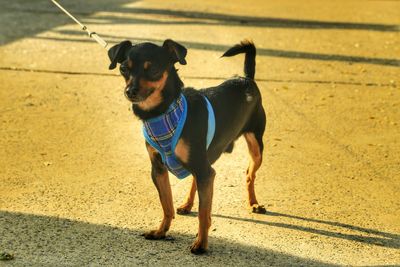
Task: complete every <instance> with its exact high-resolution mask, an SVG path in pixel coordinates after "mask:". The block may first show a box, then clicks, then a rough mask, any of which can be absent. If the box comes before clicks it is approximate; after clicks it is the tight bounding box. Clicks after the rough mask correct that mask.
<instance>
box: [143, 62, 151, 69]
mask: <svg viewBox="0 0 400 267" xmlns="http://www.w3.org/2000/svg"><path fill="white" fill-rule="evenodd" d="M150 66H151V62H150V61H146V62H145V63H144V64H143V68H144V69H145V70H147V69H148V68H149V67H150Z"/></svg>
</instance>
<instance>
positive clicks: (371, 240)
mask: <svg viewBox="0 0 400 267" xmlns="http://www.w3.org/2000/svg"><path fill="white" fill-rule="evenodd" d="M266 215H269V216H277V217H286V218H291V219H296V220H301V221H307V222H314V223H318V224H325V225H330V226H335V227H339V228H342V229H341V230H340V229H339V230H338V231H331V230H321V229H316V228H312V227H307V226H301V225H295V224H288V223H280V222H271V221H264V220H255V219H250V218H240V217H234V216H227V215H222V214H212V216H213V217H217V218H223V219H229V220H236V221H243V222H251V223H258V224H264V225H268V226H273V227H279V228H286V229H292V230H297V231H303V232H308V233H312V234H317V235H323V236H328V237H335V238H341V239H346V240H350V241H357V242H361V243H365V244H370V245H376V246H381V247H387V248H395V249H400V235H398V234H392V233H386V232H382V231H379V230H374V229H368V228H363V227H359V226H354V225H350V224H345V223H340V222H331V221H324V220H318V219H311V218H305V217H300V216H294V215H289V214H283V213H278V212H267V214H266ZM189 216H197V212H192V213H191V214H189ZM343 230H345V231H350V230H351V231H356V232H360V233H357V234H350V233H343ZM367 235H375V236H374V237H373V236H367Z"/></svg>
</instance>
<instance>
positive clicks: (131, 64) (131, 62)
mask: <svg viewBox="0 0 400 267" xmlns="http://www.w3.org/2000/svg"><path fill="white" fill-rule="evenodd" d="M128 67H129V68H130V69H132V68H133V61H132V60H130V59H128Z"/></svg>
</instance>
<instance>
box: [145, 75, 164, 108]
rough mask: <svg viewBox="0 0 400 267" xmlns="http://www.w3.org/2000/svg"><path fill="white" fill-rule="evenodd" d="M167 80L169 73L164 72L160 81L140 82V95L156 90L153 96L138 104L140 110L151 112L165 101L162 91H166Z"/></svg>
mask: <svg viewBox="0 0 400 267" xmlns="http://www.w3.org/2000/svg"><path fill="white" fill-rule="evenodd" d="M167 78H168V72H167V71H164V73H163V75H162V77H161V79H160V80H158V81H147V80H144V79H141V80H140V81H139V87H140V89H139V94H140V93H142V94H145V93H146V91H148V90H151V89H152V88H154V89H155V90H154V92H153V93H152V94H151V95H149V96H148V97H147V98H146V99H145V100H144V101H142V102H140V103H139V104H138V106H139V108H141V109H142V110H150V109H152V108H154V107H156V106H158V105H159V104H161V102H162V101H163V97H162V90H163V89H164V86H165V83H166V81H167Z"/></svg>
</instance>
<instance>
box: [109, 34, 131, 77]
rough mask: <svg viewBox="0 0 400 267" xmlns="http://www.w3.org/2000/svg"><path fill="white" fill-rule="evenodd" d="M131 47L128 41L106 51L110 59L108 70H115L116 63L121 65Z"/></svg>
mask: <svg viewBox="0 0 400 267" xmlns="http://www.w3.org/2000/svg"><path fill="white" fill-rule="evenodd" d="M131 47H132V43H131V42H130V41H123V42H121V43H119V44H117V45H114V46H113V47H111V48H110V49H109V50H108V57H109V58H110V61H111V64H110V66H109V67H108V69H110V70H112V69H115V67H116V66H117V63H122V62H123V61H124V60H125V59H126V57H127V53H126V52H127V51H129V49H130V48H131Z"/></svg>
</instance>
